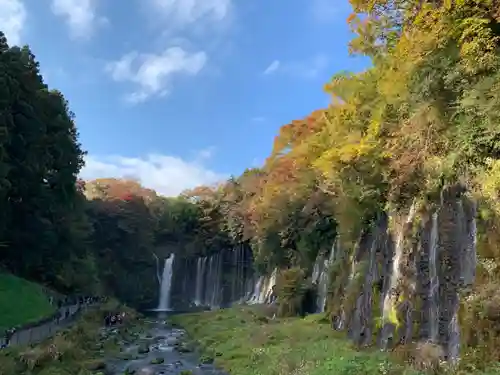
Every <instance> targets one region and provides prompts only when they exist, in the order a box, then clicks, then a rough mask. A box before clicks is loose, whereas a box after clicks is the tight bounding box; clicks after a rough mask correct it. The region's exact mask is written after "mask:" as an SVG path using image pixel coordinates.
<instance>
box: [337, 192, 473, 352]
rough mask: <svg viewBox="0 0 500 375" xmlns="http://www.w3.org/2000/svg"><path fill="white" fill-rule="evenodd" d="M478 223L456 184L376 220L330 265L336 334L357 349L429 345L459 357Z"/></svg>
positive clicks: (466, 199)
mask: <svg viewBox="0 0 500 375" xmlns="http://www.w3.org/2000/svg"><path fill="white" fill-rule="evenodd" d="M475 217H476V207H475V204H474V203H473V202H472V201H471V200H469V199H468V198H467V197H466V196H465V195H464V189H463V188H462V187H460V186H453V187H449V188H446V189H444V190H443V191H442V193H441V199H440V201H439V202H436V204H434V205H432V207H419V206H418V204H417V203H414V204H413V205H412V206H411V207H410V209H409V210H408V212H407V213H405V214H401V213H398V214H390V215H385V214H384V215H381V216H380V217H379V219H378V220H377V221H376V223H375V224H374V225H373V226H372V227H371V228H369V229H367V230H366V231H365V232H364V233H363V234H362V235H361V238H360V240H359V242H358V243H357V245H356V247H355V249H354V251H353V252H352V254H351V253H350V252H349V251H348V250H344V252H343V253H342V254H340V253H339V255H338V257H337V258H336V259H335V263H334V266H333V268H334V269H333V270H332V271H333V273H334V278H335V280H334V281H333V284H334V287H333V288H332V289H331V292H332V294H331V295H330V301H331V302H330V310H331V311H332V314H333V326H334V328H335V329H339V330H343V329H345V330H347V332H348V335H349V337H350V338H351V339H352V340H353V341H355V342H356V343H357V344H359V345H365V344H369V343H372V342H374V341H376V342H378V345H379V346H380V347H382V348H387V347H390V346H392V345H394V344H395V343H396V342H400V343H409V342H412V341H421V340H424V341H431V342H434V343H436V344H439V345H440V346H442V347H443V348H444V351H445V353H446V355H447V357H448V358H449V359H451V360H454V359H456V358H457V357H458V353H459V342H460V329H459V319H458V310H459V306H460V300H459V299H460V293H461V291H462V290H463V289H464V288H465V287H467V286H470V285H471V284H472V283H473V282H474V277H475V269H476V248H475V244H476V240H475V239H476V221H475ZM340 252H342V250H340ZM344 269H350V272H349V273H346V272H342V270H344Z"/></svg>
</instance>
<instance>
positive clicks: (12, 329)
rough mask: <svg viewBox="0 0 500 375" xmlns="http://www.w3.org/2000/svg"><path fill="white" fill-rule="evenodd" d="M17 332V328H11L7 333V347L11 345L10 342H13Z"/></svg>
mask: <svg viewBox="0 0 500 375" xmlns="http://www.w3.org/2000/svg"><path fill="white" fill-rule="evenodd" d="M15 332H16V329H15V328H10V329H8V330H6V331H5V346H6V347H7V346H9V345H10V340H12V336H14V333H15Z"/></svg>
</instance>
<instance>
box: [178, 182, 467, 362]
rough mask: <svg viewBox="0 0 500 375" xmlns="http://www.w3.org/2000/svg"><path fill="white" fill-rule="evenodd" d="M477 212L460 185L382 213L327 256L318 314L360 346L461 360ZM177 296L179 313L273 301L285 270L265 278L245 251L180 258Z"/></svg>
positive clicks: (318, 280) (316, 277)
mask: <svg viewBox="0 0 500 375" xmlns="http://www.w3.org/2000/svg"><path fill="white" fill-rule="evenodd" d="M475 217H476V206H475V204H474V202H473V201H471V200H470V199H469V198H468V197H467V196H466V194H465V189H464V188H463V187H461V186H459V185H457V186H452V187H448V188H446V189H444V190H443V191H442V192H441V197H440V199H438V201H437V202H434V203H433V204H426V205H423V204H419V203H418V202H414V203H413V204H412V205H411V207H409V208H408V209H407V211H406V212H401V211H400V212H392V213H381V214H380V215H379V217H378V218H377V220H375V221H374V222H373V224H372V225H371V226H370V227H368V228H365V230H364V231H363V232H362V233H361V234H360V236H359V240H358V241H357V243H356V244H355V246H354V248H349V247H348V246H345V247H343V246H342V244H341V239H337V240H336V243H335V244H334V246H333V247H332V249H331V250H330V252H329V253H327V254H324V253H321V254H320V255H318V258H317V259H316V262H315V264H314V268H313V270H312V274H311V275H310V276H311V278H310V280H311V283H312V284H313V285H314V287H315V289H316V311H317V312H323V311H325V310H327V311H328V313H329V314H330V315H331V317H332V326H333V328H334V329H336V330H344V331H346V332H347V335H348V337H349V338H350V339H352V340H353V341H354V342H355V343H356V344H358V345H361V346H363V345H369V344H372V343H374V342H375V343H377V344H378V345H379V346H380V347H381V348H390V347H392V346H394V345H395V344H396V343H403V344H404V343H409V342H415V341H417V342H418V341H426V342H433V343H436V344H438V345H440V346H442V347H443V349H444V352H445V355H446V356H447V357H448V358H449V359H451V360H454V359H456V358H458V354H459V342H460V327H459V316H458V315H459V313H458V312H459V306H460V295H461V293H462V291H463V290H464V289H465V288H466V287H468V286H470V285H471V284H472V283H473V282H474V278H475V269H476V219H475ZM174 268H175V270H174V280H173V287H172V296H173V297H172V300H173V301H174V304H175V305H177V306H178V307H180V306H183V307H187V306H192V305H198V306H207V307H211V308H217V307H224V306H228V305H230V304H231V303H239V302H246V303H266V302H268V301H269V297H270V294H271V289H272V286H273V285H275V284H276V278H277V275H278V273H279V272H278V270H274V272H272V273H271V274H270V275H261V276H259V275H256V274H255V273H254V271H253V266H252V251H251V249H250V248H249V247H248V246H246V245H239V246H237V247H235V248H233V249H228V250H224V251H221V252H219V253H217V254H213V255H211V256H208V257H203V258H197V259H181V260H179V261H177V260H176V264H175V267H174Z"/></svg>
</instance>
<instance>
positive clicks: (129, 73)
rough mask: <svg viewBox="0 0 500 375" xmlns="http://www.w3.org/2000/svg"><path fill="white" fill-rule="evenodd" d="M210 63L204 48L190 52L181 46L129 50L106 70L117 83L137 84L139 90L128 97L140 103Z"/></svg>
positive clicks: (164, 92) (165, 92) (162, 94)
mask: <svg viewBox="0 0 500 375" xmlns="http://www.w3.org/2000/svg"><path fill="white" fill-rule="evenodd" d="M206 62H207V55H206V53H205V52H203V51H201V52H194V53H189V52H187V51H185V50H184V49H182V48H180V47H171V48H167V49H165V50H164V51H163V52H161V53H159V54H140V53H137V52H131V53H128V54H126V55H124V56H123V57H122V58H121V59H119V60H117V61H113V62H110V63H109V64H107V66H106V71H107V72H108V73H109V74H110V75H111V77H112V79H113V80H115V81H117V82H128V83H131V84H133V85H134V86H135V87H136V89H135V90H134V91H133V92H132V93H130V94H129V95H127V97H126V99H127V101H129V102H132V103H139V102H143V101H145V100H147V99H149V98H151V97H155V96H156V97H164V96H166V95H167V94H168V93H169V92H170V90H171V89H172V79H173V78H174V77H175V76H177V75H187V76H195V75H197V74H198V73H199V72H200V71H201V70H202V69H203V67H204V66H205V64H206Z"/></svg>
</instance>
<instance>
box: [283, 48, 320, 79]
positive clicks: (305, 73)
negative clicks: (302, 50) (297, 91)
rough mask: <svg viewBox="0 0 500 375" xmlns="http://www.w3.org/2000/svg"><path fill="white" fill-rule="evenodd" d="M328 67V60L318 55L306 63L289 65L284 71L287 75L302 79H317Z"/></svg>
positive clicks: (298, 62) (297, 62)
mask: <svg viewBox="0 0 500 375" xmlns="http://www.w3.org/2000/svg"><path fill="white" fill-rule="evenodd" d="M327 67H328V58H327V57H326V56H325V55H322V54H318V55H316V56H314V57H312V58H310V59H308V60H305V61H296V62H291V63H290V64H288V65H287V66H286V67H284V69H285V70H286V72H287V73H289V74H291V75H293V76H297V77H300V78H306V79H309V78H316V77H317V76H319V75H320V74H321V73H323V71H324V70H325V69H326V68H327Z"/></svg>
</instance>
